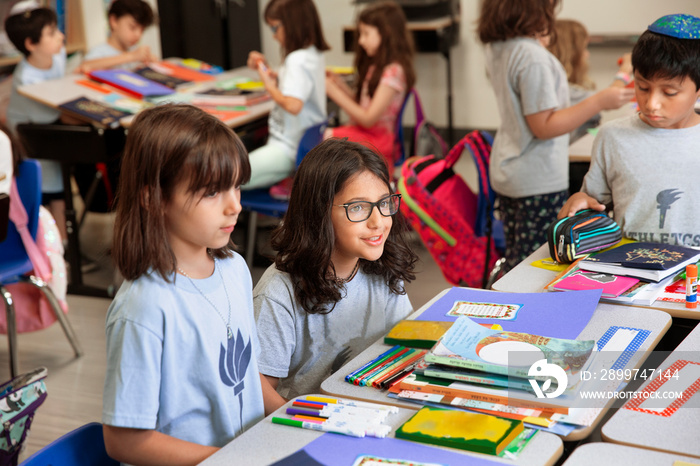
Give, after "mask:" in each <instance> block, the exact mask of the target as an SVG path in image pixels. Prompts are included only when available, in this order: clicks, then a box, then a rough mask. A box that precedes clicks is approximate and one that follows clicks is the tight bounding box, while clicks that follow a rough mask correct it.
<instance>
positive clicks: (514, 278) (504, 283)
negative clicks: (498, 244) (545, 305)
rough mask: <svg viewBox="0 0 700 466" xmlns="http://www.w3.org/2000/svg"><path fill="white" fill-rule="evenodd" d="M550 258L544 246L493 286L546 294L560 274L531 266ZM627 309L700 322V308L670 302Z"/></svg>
mask: <svg viewBox="0 0 700 466" xmlns="http://www.w3.org/2000/svg"><path fill="white" fill-rule="evenodd" d="M548 257H549V249H548V247H547V245H546V244H545V245H542V246H541V247H540V248H539V249H538V250H537V251H535V252H533V253H532V254H531V255H530V256H529V257H528V258H527V259H525V260H524V261H522V262H521V263H520V264H518V265H517V266H515V268H513V269H512V270H511V271H510V272H508V273H507V274H505V275H504V276H503V277H502V278H501V279H500V280H498V281H497V282H496V283H494V284H493V289H494V290H496V291H507V292H509V293H539V292H545V290H544V287H545V286H546V285H547V283H549V282H550V281H552V280H553V279H554V277H556V276H557V274H558V273H559V272H555V271H552V270H546V269H543V268H541V267H534V266H532V265H530V264H531V263H532V262H534V261H536V260H540V259H546V258H548ZM618 305H621V306H625V307H635V308H643V309H658V310H660V311H664V312H667V313H668V314H670V315H671V316H673V317H681V318H684V319H694V320H700V307H699V308H696V309H688V308H686V307H685V304H683V303H672V302H668V301H656V302H654V303H653V304H652V305H651V306H642V305H631V304H624V303H619V304H618Z"/></svg>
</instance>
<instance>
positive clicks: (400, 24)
mask: <svg viewBox="0 0 700 466" xmlns="http://www.w3.org/2000/svg"><path fill="white" fill-rule="evenodd" d="M360 23H362V24H366V25H368V26H374V27H376V28H377V30H378V31H379V35H380V36H381V38H382V43H381V45H380V46H379V50H377V53H376V55H375V56H373V57H370V56H369V55H367V52H365V50H364V49H363V48H362V47H360V44H359V43H358V42H357V40H356V41H355V68H356V69H357V75H358V81H357V82H358V83H360V85H359V86H358V87H357V93H356V95H355V100H356V101H358V102H359V101H360V94H361V93H362V83H364V82H365V77H366V76H367V73H368V72H369V69H370V67H371V66H372V65H374V72H373V73H372V77H371V78H370V80H369V83H368V84H369V85H368V90H369V96H370V97H373V96H374V92H375V91H376V90H377V87H378V86H379V80H380V79H381V77H382V71H383V70H384V67H386V66H387V65H389V64H391V63H398V64H399V65H401V67H402V68H403V72H404V74H405V76H406V89H411V88H412V87H413V85H414V84H415V83H416V72H415V70H414V68H413V54H414V50H413V36H412V35H411V33H410V32H409V30H408V28H407V27H406V16H405V15H404V13H403V10H402V9H401V7H400V6H399V5H398V4H396V3H395V2H381V3H376V4H373V5H370V6H368V7H367V8H365V9H364V10H362V12H361V13H360V16H359V17H358V18H357V26H358V28H357V31H356V33H355V34H356V37H358V38H359V37H360V32H359V25H360Z"/></svg>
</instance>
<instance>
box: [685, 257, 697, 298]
mask: <svg viewBox="0 0 700 466" xmlns="http://www.w3.org/2000/svg"><path fill="white" fill-rule="evenodd" d="M685 307H687V308H689V309H695V308H697V307H698V266H697V265H695V264H690V265H686V266H685Z"/></svg>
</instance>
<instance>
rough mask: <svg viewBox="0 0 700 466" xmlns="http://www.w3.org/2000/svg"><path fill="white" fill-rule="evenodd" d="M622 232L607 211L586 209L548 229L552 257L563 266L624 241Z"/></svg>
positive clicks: (548, 241) (556, 222)
mask: <svg viewBox="0 0 700 466" xmlns="http://www.w3.org/2000/svg"><path fill="white" fill-rule="evenodd" d="M621 239H622V230H621V229H620V226H619V225H618V224H617V223H615V221H614V220H613V219H611V218H610V217H608V215H607V214H606V213H605V212H598V211H595V210H591V209H586V210H582V211H580V212H578V213H577V214H576V215H574V216H573V217H567V218H563V219H561V220H556V221H555V222H554V223H552V224H551V225H550V226H549V227H548V228H547V244H548V245H549V254H550V255H551V256H552V258H553V259H554V260H556V261H557V262H559V263H561V264H570V263H571V262H573V261H575V260H576V259H578V258H580V257H583V256H585V255H586V254H590V253H592V252H596V251H600V250H601V249H605V248H609V247H610V246H613V245H615V244H617V243H619V242H620V240H621Z"/></svg>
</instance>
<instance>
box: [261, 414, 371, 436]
mask: <svg viewBox="0 0 700 466" xmlns="http://www.w3.org/2000/svg"><path fill="white" fill-rule="evenodd" d="M272 423H273V424H282V425H285V426H292V427H301V428H302V429H310V430H316V431H318V432H333V433H334V434H343V435H349V436H351V437H360V438H362V437H364V436H365V433H364V431H361V430H358V429H356V428H352V427H341V426H335V425H327V424H326V423H325V422H324V423H323V424H317V423H315V422H309V421H295V420H294V419H286V418H283V417H273V418H272Z"/></svg>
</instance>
